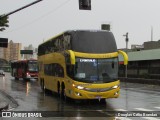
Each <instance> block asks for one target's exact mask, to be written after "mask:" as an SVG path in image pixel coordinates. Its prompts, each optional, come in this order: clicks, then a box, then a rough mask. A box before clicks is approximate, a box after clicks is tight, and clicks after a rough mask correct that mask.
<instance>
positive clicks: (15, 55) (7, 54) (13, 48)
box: [0, 40, 22, 61]
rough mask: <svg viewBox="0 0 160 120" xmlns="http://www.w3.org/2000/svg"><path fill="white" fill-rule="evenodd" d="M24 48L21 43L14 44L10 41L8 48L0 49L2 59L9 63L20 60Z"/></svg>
mask: <svg viewBox="0 0 160 120" xmlns="http://www.w3.org/2000/svg"><path fill="white" fill-rule="evenodd" d="M21 48H22V44H21V43H14V42H13V41H12V40H11V41H9V43H8V47H7V48H0V52H1V54H0V58H1V59H5V60H7V61H12V60H20V59H21V55H20V50H21Z"/></svg>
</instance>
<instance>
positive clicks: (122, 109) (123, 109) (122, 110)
mask: <svg viewBox="0 0 160 120" xmlns="http://www.w3.org/2000/svg"><path fill="white" fill-rule="evenodd" d="M115 111H127V110H125V109H115Z"/></svg>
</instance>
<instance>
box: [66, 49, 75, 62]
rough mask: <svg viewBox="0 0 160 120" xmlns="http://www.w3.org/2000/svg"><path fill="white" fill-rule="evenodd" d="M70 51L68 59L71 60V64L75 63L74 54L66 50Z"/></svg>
mask: <svg viewBox="0 0 160 120" xmlns="http://www.w3.org/2000/svg"><path fill="white" fill-rule="evenodd" d="M68 51H69V53H70V60H71V64H72V65H75V54H74V52H73V51H72V50H68Z"/></svg>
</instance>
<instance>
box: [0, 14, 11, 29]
mask: <svg viewBox="0 0 160 120" xmlns="http://www.w3.org/2000/svg"><path fill="white" fill-rule="evenodd" d="M8 23H9V21H8V16H5V15H0V31H3V30H5V27H9V25H8Z"/></svg>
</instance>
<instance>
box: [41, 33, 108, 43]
mask: <svg viewBox="0 0 160 120" xmlns="http://www.w3.org/2000/svg"><path fill="white" fill-rule="evenodd" d="M80 31H88V32H91V31H94V32H102V31H103V32H110V31H108V30H66V31H64V32H62V33H60V34H57V35H55V36H53V37H51V38H49V39H47V40H46V41H44V42H43V43H41V44H39V45H38V46H40V45H42V44H44V43H47V42H48V41H50V40H52V39H54V38H56V37H59V36H61V35H63V34H65V33H72V32H80Z"/></svg>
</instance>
